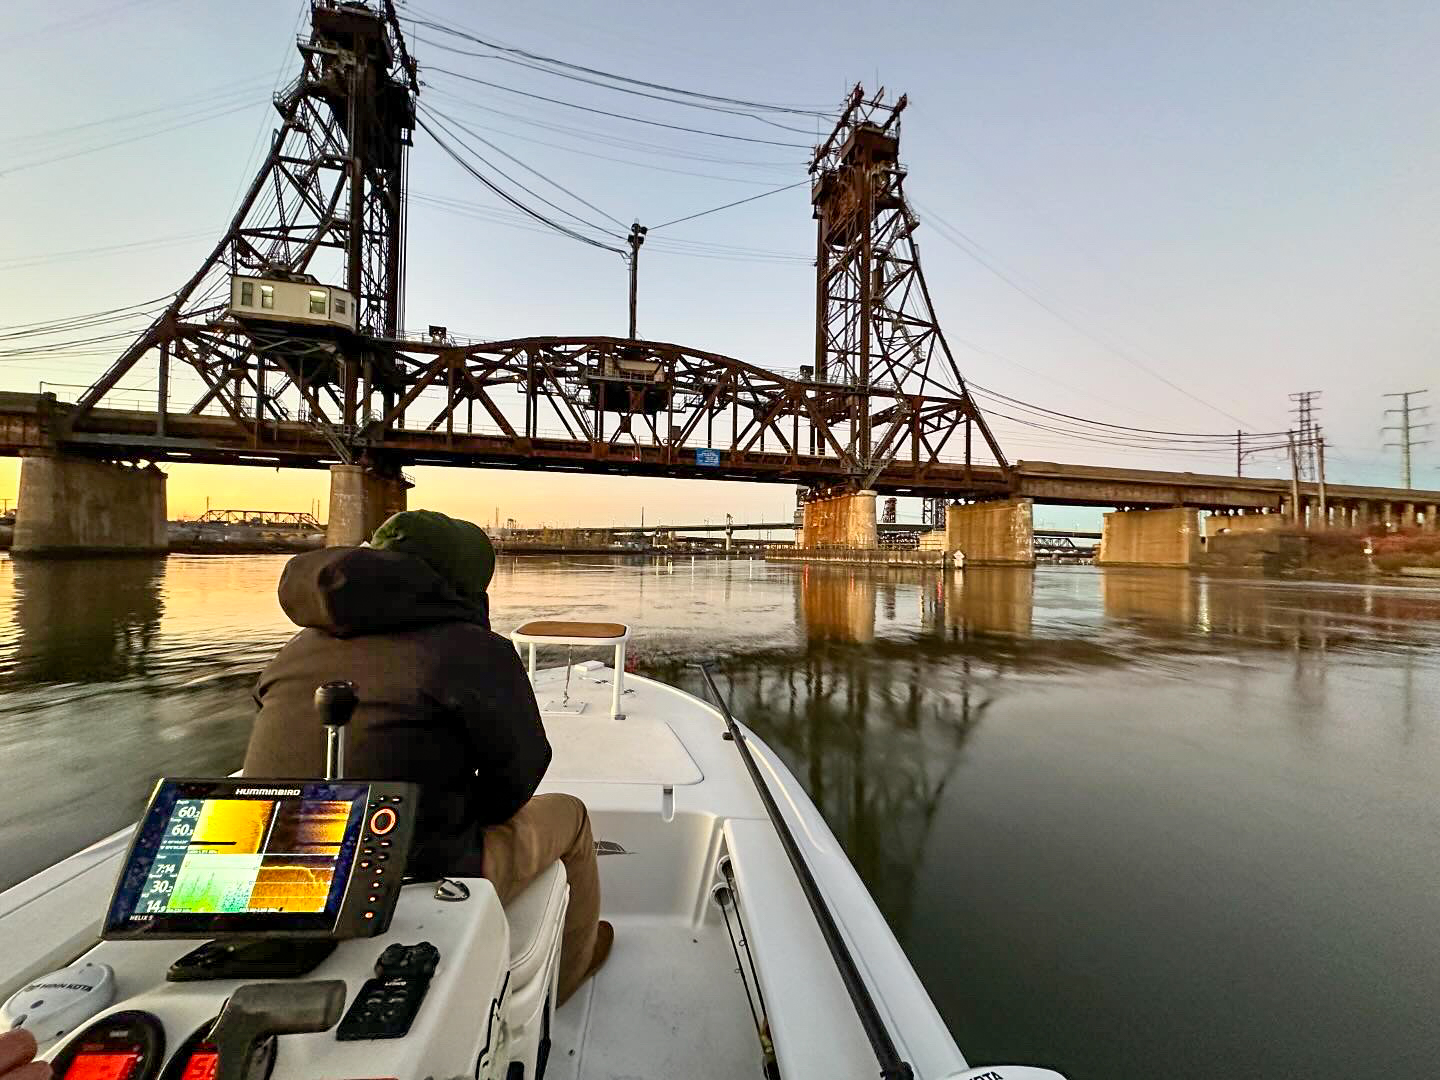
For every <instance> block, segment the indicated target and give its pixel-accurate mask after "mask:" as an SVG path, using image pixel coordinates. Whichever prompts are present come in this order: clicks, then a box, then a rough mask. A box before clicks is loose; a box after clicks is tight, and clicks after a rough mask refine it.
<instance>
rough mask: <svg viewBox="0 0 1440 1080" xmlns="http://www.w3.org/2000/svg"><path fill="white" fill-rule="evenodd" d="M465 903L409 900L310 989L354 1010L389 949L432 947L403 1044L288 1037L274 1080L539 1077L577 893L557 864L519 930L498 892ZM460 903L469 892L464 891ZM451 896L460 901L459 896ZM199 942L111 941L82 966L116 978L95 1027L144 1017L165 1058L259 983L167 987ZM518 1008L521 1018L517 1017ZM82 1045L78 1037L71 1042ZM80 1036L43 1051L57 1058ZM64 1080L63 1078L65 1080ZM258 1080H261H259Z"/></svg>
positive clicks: (518, 902)
mask: <svg viewBox="0 0 1440 1080" xmlns="http://www.w3.org/2000/svg"><path fill="white" fill-rule="evenodd" d="M460 884H462V885H463V886H464V889H465V890H468V893H469V895H468V897H467V898H466V899H463V900H458V901H456V900H450V901H447V900H442V899H439V898H437V894H436V887H435V884H434V883H433V882H431V883H428V884H414V885H407V886H405V887H404V888H403V889H402V890H401V894H400V898H399V902H398V904H397V906H396V908H395V915H394V920H393V922H392V923H391V925H390V927H389V929H388V931H387V932H385V933H384V934H381V935H379V936H377V937H371V938H359V939H352V940H347V941H342V942H341V943H340V944H339V946H338V947H337V948H336V949H335V951H334V952H333V953H332V954H331V955H330V956H329V957H328V958H327V959H325V960H324V961H323V962H322V963H321V964H320V965H319V966H318V967H317V968H315V970H314V971H313V972H312V973H311V974H310V975H308V976H306V977H305V978H306V979H314V980H331V979H338V980H341V981H343V982H344V983H345V987H346V1009H347V1010H348V1009H349V1007H350V1004H351V1003H352V1002H353V1001H354V1000H355V997H356V995H357V994H358V993H359V992H360V989H361V987H362V986H363V985H364V983H365V981H366V980H367V979H369V978H371V977H373V975H374V974H375V972H374V966H375V961H376V959H377V958H378V957H379V956H380V953H381V952H382V951H383V950H384V949H385V948H386V946H388V945H392V944H395V943H399V944H402V945H415V944H418V943H420V942H422V941H428V942H430V943H431V944H432V945H434V946H435V948H436V949H438V950H439V953H440V960H439V964H438V966H437V967H436V969H435V973H434V976H433V978H432V979H431V982H430V985H429V990H428V993H427V994H426V996H425V999H424V1002H423V1003H422V1005H421V1006H420V1009H419V1011H418V1013H417V1014H416V1016H415V1019H414V1022H413V1024H412V1025H411V1027H410V1030H409V1032H408V1034H406V1035H405V1036H404V1037H402V1038H390V1039H373V1040H361V1041H345V1042H342V1041H339V1040H337V1039H336V1034H335V1030H334V1029H332V1030H330V1031H326V1032H321V1033H315V1034H298V1035H285V1036H281V1037H280V1038H279V1039H278V1042H277V1051H276V1055H275V1062H274V1068H273V1071H272V1072H271V1074H270V1075H271V1078H272V1080H362V1078H369V1077H398V1078H415V1080H421V1078H424V1077H436V1078H440V1077H458V1076H463V1077H479V1078H482V1080H483V1078H486V1077H496V1078H500V1077H504V1076H505V1074H506V1072H507V1070H508V1068H509V1065H510V1062H511V1061H521V1062H523V1063H524V1065H525V1075H526V1076H533V1075H534V1070H535V1057H536V1054H537V1052H538V1050H539V1045H538V1044H539V1040H540V1038H541V1034H542V1029H543V1028H544V1013H545V1007H546V1004H547V1003H549V1005H550V1008H551V1009H553V993H554V985H555V979H556V974H557V968H558V958H559V948H560V936H561V935H560V928H561V924H562V923H563V919H564V911H565V904H566V900H567V899H568V892H569V890H568V888H567V887H566V884H565V877H564V871H563V869H562V868H560V867H559V865H558V864H557V865H556V866H555V867H554V868H552V869H551V870H550V871H548V872H547V873H545V874H542V875H541V877H540V878H539V879H537V880H536V881H535V882H534V883H532V885H531V886H530V887H529V888H527V889H526V890H525V892H523V893H521V894H520V896H518V897H516V898H515V900H513V901H512V902H511V905H510V908H511V919H513V921H514V922H515V924H516V930H517V934H516V936H515V937H516V940H515V941H514V943H513V947H512V935H511V928H510V922H511V919H507V917H506V912H505V910H504V909H502V907H501V905H500V901H499V898H498V897H497V896H496V893H495V889H494V887H493V886H492V885H491V884H490V882H488V881H486V880H484V879H480V878H471V879H464V880H463V881H462V882H461V883H460ZM461 891H462V892H463V891H464V890H461ZM452 892H453V890H452ZM194 945H195V942H193V941H176V940H169V941H103V942H101V943H100V944H99V945H97V946H96V947H95V948H93V949H91V950H90V951H89V952H88V953H87V954H86V955H85V956H84V957H83V960H85V961H91V962H95V963H103V964H108V965H109V966H110V967H111V968H113V969H114V972H115V982H116V996H115V1001H114V1003H113V1004H112V1005H111V1006H110V1007H109V1008H108V1009H106V1010H105V1011H104V1012H102V1013H100V1014H98V1016H97V1019H99V1018H103V1017H104V1016H107V1015H112V1014H115V1013H118V1012H122V1011H126V1010H143V1011H145V1012H147V1013H150V1014H152V1015H153V1016H154V1017H156V1018H157V1019H158V1020H159V1022H160V1024H161V1026H162V1027H163V1029H164V1036H165V1054H166V1055H167V1058H168V1056H169V1055H171V1054H173V1053H174V1052H175V1050H176V1049H177V1048H178V1047H180V1046H181V1045H182V1044H183V1043H185V1042H186V1040H187V1039H189V1038H190V1037H191V1036H192V1035H193V1034H194V1033H195V1032H196V1031H197V1029H199V1028H200V1027H201V1025H203V1024H206V1023H208V1022H209V1021H211V1020H213V1019H214V1018H215V1017H216V1016H217V1015H218V1014H219V1013H220V1010H221V1008H222V1006H223V1005H224V1003H225V1000H226V999H227V998H228V997H229V996H230V994H231V993H232V992H233V991H234V990H235V988H236V987H238V986H240V985H242V984H244V983H253V982H261V981H264V980H257V979H243V980H242V979H223V980H213V981H197V982H167V981H166V979H165V974H166V971H167V970H168V968H169V967H170V965H171V963H173V962H174V961H175V960H176V959H178V958H179V957H180V956H182V955H183V954H185V953H186V952H188V951H189V950H190V949H191V948H193V947H194ZM512 1003H513V1008H512ZM73 1034H74V1033H71V1036H73ZM71 1036H67V1037H66V1038H64V1039H61V1040H59V1041H58V1042H56V1043H54V1044H53V1045H52V1046H50V1047H47V1048H46V1053H45V1056H46V1057H47V1058H53V1057H54V1056H55V1055H56V1054H57V1053H58V1052H59V1051H60V1050H62V1049H63V1048H64V1046H65V1044H66V1043H67V1042H68V1041H69V1038H70V1037H71ZM57 1080H63V1078H57ZM256 1080H260V1078H256Z"/></svg>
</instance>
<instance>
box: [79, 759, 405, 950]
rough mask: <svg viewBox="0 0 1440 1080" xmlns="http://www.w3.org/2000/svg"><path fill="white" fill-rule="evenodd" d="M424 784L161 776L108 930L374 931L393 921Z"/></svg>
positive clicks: (167, 933) (213, 933) (340, 935)
mask: <svg viewBox="0 0 1440 1080" xmlns="http://www.w3.org/2000/svg"><path fill="white" fill-rule="evenodd" d="M419 794H420V789H419V787H418V785H415V784H406V783H397V782H391V781H379V780H370V781H362V780H313V779H312V780H269V779H266V780H259V779H245V778H240V777H229V778H226V779H220V780H204V779H194V780H192V779H179V780H177V779H163V780H161V781H160V782H159V783H158V784H157V785H156V787H155V791H154V794H152V795H151V797H150V803H149V805H148V806H147V807H146V809H145V813H144V816H143V817H142V818H141V819H140V826H139V828H138V829H137V830H136V833H135V839H134V841H133V842H132V843H131V845H130V852H129V854H128V855H127V856H126V859H125V865H124V868H123V869H122V870H121V872H120V879H119V881H118V882H117V883H116V886H115V893H114V896H113V897H112V898H111V900H110V908H109V911H108V912H107V914H106V916H105V925H104V931H103V933H102V936H103V937H105V938H109V939H133V938H142V939H144V938H156V939H160V938H216V939H219V941H224V940H227V939H229V940H235V939H271V938H311V939H322V940H328V941H337V940H341V939H344V938H358V937H371V936H373V935H376V934H380V933H383V932H384V931H385V930H386V928H388V927H389V925H390V918H391V916H392V915H393V914H394V911H395V903H396V901H397V900H398V899H399V895H400V883H401V879H402V878H403V876H404V873H405V861H406V856H407V855H408V854H409V851H410V843H411V839H412V838H413V835H414V829H415V813H416V809H417V804H418V802H419Z"/></svg>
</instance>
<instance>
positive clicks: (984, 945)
mask: <svg viewBox="0 0 1440 1080" xmlns="http://www.w3.org/2000/svg"><path fill="white" fill-rule="evenodd" d="M283 561H284V560H283V558H278V557H277V558H272V557H265V556H259V557H243V558H240V557H237V558H225V557H219V558H216V557H211V558H205V557H190V558H186V557H172V558H170V559H168V560H156V561H148V560H147V561H139V562H133V561H105V562H53V563H35V562H30V563H25V562H22V563H12V562H10V561H9V560H4V561H0V611H8V612H9V620H8V623H6V624H3V626H0V677H3V680H4V694H3V696H0V778H3V781H4V790H5V796H4V798H3V800H0V887H3V886H5V885H9V884H11V883H13V882H15V881H17V880H19V879H20V878H22V877H24V876H25V875H27V874H29V873H31V872H33V871H35V870H36V869H38V868H40V867H41V866H43V865H46V864H48V863H50V862H52V861H54V859H55V858H57V857H59V856H61V855H64V854H67V853H69V852H70V851H74V850H76V849H78V848H79V847H81V846H83V845H84V844H86V843H88V842H89V841H91V840H93V839H95V838H96V837H98V836H100V835H102V834H104V833H107V832H109V831H111V830H113V829H116V828H118V827H120V826H122V825H124V824H125V823H127V822H128V821H129V820H130V819H131V817H132V815H133V814H135V812H136V811H137V809H138V808H139V807H140V805H141V804H142V803H143V800H144V798H145V795H146V793H147V792H148V789H149V786H150V783H151V780H152V779H153V777H155V776H156V775H159V774H164V773H171V774H177V773H187V772H188V773H201V774H205V773H224V772H228V771H229V770H231V769H233V768H235V767H236V765H237V764H238V762H239V760H240V757H241V754H242V751H243V747H244V744H245V741H246V738H247V733H248V728H249V723H250V712H251V708H250V702H249V689H250V683H251V680H252V673H253V671H254V670H255V669H257V668H258V667H259V666H260V665H261V664H263V663H264V661H265V660H266V658H267V657H268V656H269V655H270V653H272V652H273V651H274V649H275V648H276V647H277V646H278V645H279V644H280V643H281V642H283V641H284V640H285V639H286V637H287V636H288V634H289V631H290V628H289V626H288V624H287V623H286V621H285V619H284V617H283V615H282V614H281V612H280V611H279V609H278V607H277V605H276V603H275V600H274V585H275V582H276V579H277V577H278V574H279V571H280V568H281V566H282V565H283ZM493 599H494V621H495V625H496V627H497V628H498V629H501V630H508V629H509V628H510V627H512V626H514V625H516V624H517V623H518V622H520V621H521V620H522V619H524V618H527V617H532V616H540V615H562V614H571V615H576V616H580V617H603V618H606V619H620V620H623V621H627V622H630V623H632V624H633V625H634V626H635V627H636V632H637V637H636V641H635V642H634V644H633V645H632V655H633V656H634V657H635V659H636V662H637V666H638V668H639V670H641V671H642V672H645V673H648V674H654V675H658V676H660V677H662V678H665V679H667V680H670V681H673V682H677V683H679V684H680V685H684V686H686V687H687V688H690V689H696V682H695V678H694V675H693V673H692V672H691V670H690V669H689V668H688V667H687V665H688V664H690V663H692V662H694V661H696V660H701V659H713V660H715V661H717V662H718V663H719V664H720V666H721V667H722V668H723V670H724V671H725V672H726V678H725V679H724V680H722V681H723V684H724V685H725V686H726V687H727V689H728V690H729V692H730V693H731V695H732V700H733V703H734V705H735V707H736V711H737V713H739V714H740V716H741V718H742V719H744V720H745V721H746V722H747V723H749V724H750V725H752V726H753V727H754V728H755V729H756V730H757V731H758V732H759V733H761V734H762V735H763V736H764V738H765V739H766V740H768V741H769V743H770V744H771V746H773V747H774V748H775V749H776V750H777V751H778V752H779V753H781V754H782V755H784V757H785V758H786V759H787V761H788V762H789V764H790V766H791V768H792V769H793V770H794V772H795V774H796V776H798V777H799V778H800V779H801V780H802V781H803V782H804V783H805V784H806V785H808V787H809V790H810V792H811V795H812V796H813V797H814V798H815V801H816V803H817V804H818V805H819V806H820V808H821V809H822V811H823V812H824V813H825V815H826V817H827V818H828V819H829V821H830V822H831V825H832V826H833V828H834V830H835V832H836V835H837V836H838V837H839V838H840V839H841V841H842V842H843V843H844V844H845V846H846V847H847V848H848V850H849V852H850V854H851V857H852V858H853V859H854V861H855V863H856V865H857V867H858V868H859V870H860V873H861V875H862V876H863V877H864V878H865V880H866V881H867V883H868V884H869V886H870V888H871V891H872V892H873V893H874V895H875V896H876V898H877V900H878V901H879V903H880V905H881V907H882V909H883V910H884V912H885V914H886V916H887V918H888V919H889V920H890V922H891V925H892V926H893V927H894V928H895V931H896V933H897V935H898V936H899V938H900V940H901V942H902V943H903V944H904V946H905V948H906V950H907V951H908V953H909V954H910V956H911V959H912V961H913V962H914V963H915V965H916V968H917V970H918V971H919V973H920V975H921V978H922V979H923V980H924V982H925V984H926V986H927V987H928V988H929V990H930V993H931V995H932V996H933V997H934V999H935V1001H936V1003H937V1004H938V1006H939V1007H940V1009H941V1011H942V1013H943V1014H944V1015H945V1017H946V1019H947V1021H948V1022H949V1023H950V1025H951V1028H952V1030H953V1031H954V1033H955V1036H956V1039H957V1040H958V1041H959V1043H960V1046H961V1047H962V1049H963V1050H964V1051H965V1053H966V1055H967V1056H968V1057H969V1058H970V1059H971V1061H972V1062H975V1063H981V1062H1003V1061H1016V1062H1032V1063H1043V1064H1049V1065H1052V1066H1055V1067H1058V1068H1061V1069H1063V1070H1065V1071H1066V1073H1067V1074H1068V1075H1070V1076H1071V1077H1073V1078H1075V1080H1131V1078H1133V1080H1155V1078H1161V1077H1166V1078H1172V1077H1174V1078H1190V1077H1194V1078H1210V1077H1236V1076H1244V1077H1252V1076H1254V1077H1260V1076H1265V1077H1304V1078H1307V1080H1316V1078H1324V1077H1336V1078H1339V1077H1355V1076H1362V1075H1363V1076H1386V1077H1422V1076H1434V1075H1437V1074H1440V1021H1437V1006H1440V652H1437V649H1436V646H1437V644H1440V590H1436V591H1429V590H1425V589H1404V588H1395V587H1388V586H1360V585H1296V584H1289V583H1278V582H1263V581H1256V580H1225V579H1214V578H1210V579H1207V578H1205V577H1202V576H1199V575H1194V574H1190V573H1188V572H1184V571H1175V572H1169V571H1140V570H1104V571H1102V570H1098V569H1096V568H1093V567H1063V568H1062V567H1057V568H1042V569H1039V570H1036V571H1033V572H1031V571H1023V570H971V571H967V572H966V573H965V574H964V575H963V576H952V577H944V578H942V577H941V576H939V575H938V574H935V573H932V572H920V571H915V572H900V571H892V572H888V573H886V572H873V571H865V570H859V569H856V570H850V569H846V568H833V567H831V568H817V567H810V568H804V567H799V566H793V565H767V564H765V563H761V562H748V561H737V562H729V563H725V562H707V561H699V562H690V561H688V560H684V561H675V562H665V561H652V562H639V561H637V562H622V561H616V560H606V559H598V558H597V559H574V560H569V561H561V560H556V559H510V560H505V561H503V562H502V564H501V567H500V569H499V572H498V575H497V579H496V584H495V587H494V590H493Z"/></svg>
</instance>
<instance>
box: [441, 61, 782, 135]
mask: <svg viewBox="0 0 1440 1080" xmlns="http://www.w3.org/2000/svg"><path fill="white" fill-rule="evenodd" d="M416 40H418V41H422V42H424V43H425V44H426V45H431V46H434V47H435V48H437V49H444V50H445V51H446V52H451V53H458V54H459V55H460V56H473V57H476V58H477V59H481V60H499V61H501V62H502V63H506V64H515V65H516V66H518V67H522V68H525V69H526V70H527V71H538V72H540V73H541V74H543V75H554V76H556V77H557V78H561V79H570V80H571V81H573V82H580V83H585V84H586V85H588V86H598V87H599V88H600V89H602V90H613V91H615V92H616V93H621V94H633V95H634V96H636V97H643V98H648V99H649V100H651V101H663V102H664V103H665V104H667V105H683V106H685V107H686V108H691V109H704V110H705V111H707V112H713V113H720V114H722V115H724V116H742V117H745V118H746V119H749V120H758V121H759V122H760V123H762V124H768V125H770V126H771V127H775V128H779V129H780V130H781V131H793V132H796V133H797V134H800V135H809V134H810V132H808V131H806V130H805V129H804V128H797V127H790V126H789V125H788V124H781V123H777V122H776V121H774V120H770V119H768V118H766V117H764V116H756V115H755V114H754V113H752V112H746V111H745V110H743V109H732V108H727V107H725V106H720V105H711V104H708V103H705V102H700V101H677V100H675V99H674V98H671V97H665V96H664V95H662V94H651V93H648V92H646V91H644V90H635V89H632V88H630V87H627V86H612V85H611V84H610V83H607V82H602V81H601V80H599V79H588V78H586V77H585V76H583V75H573V74H570V73H568V72H564V71H555V70H553V69H551V68H547V67H543V66H541V65H540V64H527V63H526V62H525V61H524V60H517V59H516V58H515V57H513V56H501V55H500V54H498V53H493V52H492V53H478V52H473V51H471V50H469V49H461V48H457V47H456V46H454V45H446V44H444V43H443V42H439V41H431V40H430V39H429V38H423V37H417V38H416Z"/></svg>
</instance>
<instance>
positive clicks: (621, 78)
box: [413, 19, 835, 120]
mask: <svg viewBox="0 0 1440 1080" xmlns="http://www.w3.org/2000/svg"><path fill="white" fill-rule="evenodd" d="M413 21H414V22H416V23H418V24H419V25H420V26H424V27H426V28H428V29H431V30H439V31H441V32H442V33H446V34H453V35H454V36H456V37H461V38H464V39H465V40H467V41H472V42H474V43H475V44H477V45H483V46H485V47H486V48H487V49H494V50H496V51H498V52H505V53H511V54H514V55H516V56H523V57H525V58H526V59H529V60H536V61H539V62H540V63H543V64H552V65H554V66H556V67H563V68H569V69H570V70H571V71H582V72H584V73H585V74H587V75H598V76H600V77H601V78H604V79H611V80H613V81H615V82H623V83H629V84H630V85H632V86H644V87H647V88H649V89H651V90H663V91H665V92H666V93H670V94H679V95H681V96H683V97H693V98H698V99H703V100H706V101H713V102H718V103H720V104H724V105H739V106H743V107H745V108H747V109H761V110H764V111H766V112H779V113H790V114H793V115H799V116H813V117H816V118H817V119H822V120H830V119H833V118H834V116H835V113H834V110H826V109H807V108H800V107H798V106H789V105H779V104H774V103H770V102H763V101H747V100H745V99H744V98H732V97H725V96H723V95H720V94H707V93H703V92H701V91H698V90H686V89H684V88H683V87H679V86H666V85H665V84H664V83H657V82H648V81H646V80H645V79H632V78H630V77H629V76H626V75H617V74H615V73H614V72H611V71H602V70H600V69H599V68H592V67H586V66H585V65H583V64H574V63H570V62H569V61H566V60H560V59H557V58H556V57H553V56H544V55H542V54H540V53H533V52H530V51H528V50H526V49H519V48H515V47H512V46H509V45H501V44H499V43H498V42H493V41H487V40H486V39H484V38H482V37H477V36H476V35H474V34H471V33H468V32H466V31H464V30H461V29H459V28H458V27H454V26H449V25H447V24H445V23H441V22H436V21H434V20H430V19H416V20H413ZM677 104H678V103H677Z"/></svg>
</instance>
